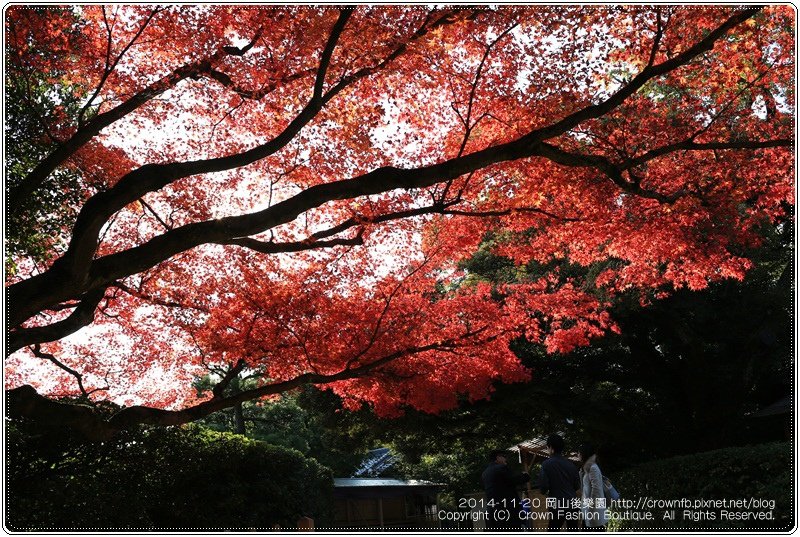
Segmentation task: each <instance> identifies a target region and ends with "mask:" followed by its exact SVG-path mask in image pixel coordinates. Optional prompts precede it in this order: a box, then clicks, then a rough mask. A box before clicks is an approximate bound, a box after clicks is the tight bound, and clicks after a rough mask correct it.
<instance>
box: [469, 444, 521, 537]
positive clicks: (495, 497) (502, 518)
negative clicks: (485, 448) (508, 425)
mask: <svg viewBox="0 0 800 537" xmlns="http://www.w3.org/2000/svg"><path fill="white" fill-rule="evenodd" d="M489 460H490V461H491V462H490V463H489V466H487V467H486V469H485V470H484V471H483V474H482V475H481V482H482V484H483V490H484V491H486V512H487V518H486V529H487V530H499V529H505V530H510V529H521V528H522V526H523V520H522V518H521V517H520V512H522V504H521V502H520V498H519V494H517V486H519V485H522V484H523V483H527V482H528V481H530V479H531V476H530V475H528V474H527V473H522V474H516V475H515V474H514V473H513V472H512V471H511V469H510V468H509V467H508V461H507V460H506V452H505V451H501V450H495V451H492V453H491V455H490V457H489Z"/></svg>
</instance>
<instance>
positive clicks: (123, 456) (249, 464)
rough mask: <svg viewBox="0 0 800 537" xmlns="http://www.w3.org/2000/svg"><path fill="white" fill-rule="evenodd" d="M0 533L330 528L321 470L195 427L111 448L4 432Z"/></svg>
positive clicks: (326, 482)
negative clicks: (309, 521) (311, 523)
mask: <svg viewBox="0 0 800 537" xmlns="http://www.w3.org/2000/svg"><path fill="white" fill-rule="evenodd" d="M6 439H7V443H6V455H7V458H6V476H7V477H6V479H7V482H6V486H7V489H6V497H7V499H8V504H7V510H6V527H7V528H8V529H9V530H12V531H13V530H34V529H37V530H55V529H58V528H63V529H84V530H91V529H97V530H100V529H137V528H138V529H173V530H181V529H187V530H191V529H195V530H199V529H208V530H212V529H219V530H222V529H248V528H262V529H263V528H271V527H273V525H276V524H277V525H280V526H281V527H282V528H294V527H295V524H296V521H297V519H298V518H299V517H300V516H302V515H309V516H311V517H312V518H314V519H315V521H316V524H317V526H320V527H321V526H324V525H326V524H327V523H328V522H329V520H330V514H331V513H330V509H331V507H330V504H331V498H332V490H333V489H332V487H333V480H332V476H331V472H330V470H329V469H327V468H325V467H324V466H321V465H320V464H318V463H317V462H316V461H315V460H313V459H308V458H306V457H305V456H303V455H302V454H301V453H300V452H297V451H294V450H291V449H287V448H283V447H278V446H272V445H269V444H265V443H263V442H258V441H255V440H250V439H247V438H245V437H242V436H238V435H233V434H229V433H219V432H214V431H209V430H207V429H202V428H200V427H196V426H189V427H169V428H143V429H141V430H137V431H131V432H125V433H123V434H122V435H121V436H120V437H119V438H117V439H115V440H114V441H112V442H104V443H87V442H83V441H81V440H79V439H76V438H74V437H72V436H70V435H68V434H64V435H57V436H55V435H47V436H42V435H35V434H27V433H25V432H23V431H21V430H20V428H19V427H15V426H14V425H11V426H8V427H7V432H6Z"/></svg>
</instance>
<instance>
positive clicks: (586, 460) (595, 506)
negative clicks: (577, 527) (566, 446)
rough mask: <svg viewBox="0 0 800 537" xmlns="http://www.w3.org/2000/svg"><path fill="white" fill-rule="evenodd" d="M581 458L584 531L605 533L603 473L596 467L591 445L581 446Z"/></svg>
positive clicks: (605, 507) (606, 517)
mask: <svg viewBox="0 0 800 537" xmlns="http://www.w3.org/2000/svg"><path fill="white" fill-rule="evenodd" d="M579 453H580V456H581V463H582V466H581V471H580V476H581V497H582V499H583V500H582V502H581V509H582V511H583V522H584V525H585V526H586V529H588V530H593V531H605V530H606V524H608V509H607V507H608V505H606V503H607V500H606V497H605V493H604V492H603V473H602V472H601V471H600V467H599V466H598V465H597V453H596V452H595V450H594V447H592V445H591V444H583V445H582V446H581V447H580V450H579Z"/></svg>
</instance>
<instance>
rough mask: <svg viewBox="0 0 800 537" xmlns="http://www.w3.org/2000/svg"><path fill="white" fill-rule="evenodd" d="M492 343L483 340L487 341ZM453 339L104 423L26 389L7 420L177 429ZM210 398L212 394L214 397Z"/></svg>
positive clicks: (131, 412)
mask: <svg viewBox="0 0 800 537" xmlns="http://www.w3.org/2000/svg"><path fill="white" fill-rule="evenodd" d="M479 332H480V331H472V332H470V333H467V334H464V335H463V336H462V338H461V339H466V338H469V337H473V336H475V335H477V334H478V333H479ZM491 339H494V338H487V341H488V340H491ZM457 345H458V341H457V340H447V341H443V342H438V343H431V344H428V345H421V346H418V347H409V348H406V349H403V350H399V351H396V352H393V353H391V354H387V355H385V356H382V357H380V358H377V359H375V360H372V361H371V362H367V363H363V364H361V365H358V366H355V367H351V368H348V369H342V370H340V371H338V372H336V373H330V374H320V373H304V374H302V375H299V376H297V377H295V378H293V379H289V380H285V381H280V382H274V383H271V384H267V385H265V386H261V387H259V388H253V389H250V390H244V391H241V392H239V393H237V394H233V395H230V396H227V397H225V396H221V395H220V396H215V397H213V398H211V399H209V400H207V401H204V402H202V403H199V404H197V405H194V406H192V407H188V408H185V409H182V410H163V409H159V408H152V407H146V406H132V407H128V408H124V409H122V410H121V411H119V412H118V413H117V414H115V415H114V416H112V417H111V418H110V419H104V418H103V417H102V416H100V415H99V414H98V413H96V412H95V411H94V409H92V408H91V407H89V406H85V405H75V404H69V403H59V402H56V401H52V400H50V399H48V398H47V397H44V396H42V395H40V394H39V393H37V392H36V390H35V389H34V388H33V387H32V386H29V385H24V386H20V387H18V388H13V389H11V390H7V391H6V401H7V402H8V414H7V415H8V416H9V417H11V418H29V419H33V420H35V421H36V422H37V423H39V424H40V425H41V426H43V427H52V428H57V427H58V428H61V427H68V428H71V429H75V430H77V431H79V432H81V433H82V434H84V435H85V436H86V437H87V438H88V439H90V440H98V441H99V440H107V439H109V438H112V437H113V436H114V435H115V434H116V433H117V432H119V431H120V430H123V429H126V428H130V427H134V426H136V425H140V424H149V425H181V424H184V423H189V422H192V421H196V420H198V419H200V418H203V417H205V416H208V415H210V414H212V413H214V412H217V411H219V410H223V409H225V408H230V407H232V406H234V405H237V404H239V403H243V402H245V401H251V400H253V399H258V398H260V397H264V396H266V395H274V394H279V393H283V392H286V391H289V390H292V389H294V388H298V387H300V386H304V385H307V384H328V383H332V382H337V381H341V380H349V379H354V378H357V377H360V376H363V375H366V374H368V373H370V372H372V371H374V370H377V369H379V368H380V367H382V366H385V365H387V364H389V363H391V362H393V361H395V360H398V359H400V358H403V357H406V356H411V355H414V354H419V353H422V352H427V351H432V350H436V349H440V348H447V347H454V346H457ZM215 395H216V394H215Z"/></svg>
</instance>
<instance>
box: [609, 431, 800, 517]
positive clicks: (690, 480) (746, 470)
mask: <svg viewBox="0 0 800 537" xmlns="http://www.w3.org/2000/svg"><path fill="white" fill-rule="evenodd" d="M793 460H794V459H793V455H792V445H791V444H790V443H770V444H761V445H755V446H745V447H734V448H725V449H719V450H715V451H707V452H704V453H696V454H693V455H684V456H679V457H673V458H670V459H664V460H659V461H654V462H649V463H645V464H641V465H638V466H636V467H634V468H631V469H629V470H627V471H625V472H623V473H620V474H619V475H618V476H613V481H614V485H615V486H616V488H617V489H618V490H619V491H620V493H621V494H622V497H623V499H626V500H632V501H633V504H634V508H633V510H635V509H636V504H637V502H638V501H639V498H650V499H651V500H682V499H684V498H686V499H688V500H692V501H693V500H698V499H702V500H723V499H728V500H738V499H751V498H752V499H755V500H765V501H768V502H770V501H772V502H774V509H769V508H768V507H769V506H766V507H763V508H750V509H748V508H733V509H726V510H727V511H729V512H730V511H734V512H737V511H738V512H745V513H747V512H758V511H763V512H772V516H773V519H772V520H758V519H750V520H730V519H725V518H724V517H723V516H722V514H721V511H722V509H723V507H719V506H714V507H708V506H697V507H696V508H695V506H694V505H692V506H689V507H688V509H687V508H686V507H684V506H681V505H678V506H674V507H672V508H663V507H661V508H658V509H651V510H650V512H652V513H653V521H651V522H646V521H641V520H640V521H631V520H614V521H612V524H611V527H613V528H615V529H620V530H625V529H639V530H643V529H675V530H683V531H686V530H691V529H698V530H699V529H719V530H725V529H730V530H737V529H739V530H748V529H749V530H752V529H758V528H764V529H774V530H781V529H782V530H788V529H791V528H792V527H793V526H794V522H795V521H794V490H795V489H794V485H795V483H794V480H793V477H794V475H795V472H794V464H793ZM668 510H673V511H675V514H676V516H675V519H674V520H670V519H664V513H665V511H668ZM686 510H689V511H692V512H693V513H699V514H695V517H696V519H695V520H692V518H691V516H689V517H687V516H684V511H686ZM624 511H625V510H624V509H617V513H615V515H616V514H622V513H624Z"/></svg>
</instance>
